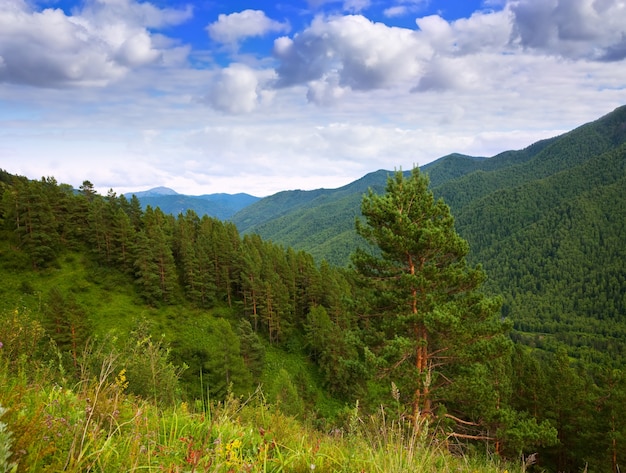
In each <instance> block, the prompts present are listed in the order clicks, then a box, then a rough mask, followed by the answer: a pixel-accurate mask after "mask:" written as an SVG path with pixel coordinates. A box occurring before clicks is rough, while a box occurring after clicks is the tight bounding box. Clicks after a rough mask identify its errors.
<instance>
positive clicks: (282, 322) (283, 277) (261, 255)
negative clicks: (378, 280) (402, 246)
mask: <svg viewBox="0 0 626 473" xmlns="http://www.w3.org/2000/svg"><path fill="white" fill-rule="evenodd" d="M0 185H1V186H2V205H1V213H0V217H1V219H2V220H1V223H2V235H3V236H4V238H5V239H6V242H7V244H8V246H9V247H10V251H7V252H3V254H2V260H3V261H2V263H3V266H4V268H5V269H7V270H11V271H34V272H33V274H42V273H45V271H46V270H47V268H55V267H56V266H58V265H59V261H60V258H61V257H62V256H63V255H65V254H67V252H68V251H73V252H77V253H80V254H85V255H86V256H87V258H88V260H89V261H91V262H92V264H94V268H105V269H108V270H111V271H113V272H116V273H119V274H120V275H122V276H123V278H122V279H120V281H129V282H131V283H132V284H133V285H134V289H135V291H134V292H135V293H136V294H137V295H138V297H140V298H141V299H142V300H143V303H145V304H147V305H149V306H151V307H157V308H158V307H168V306H180V307H182V308H183V309H182V310H181V311H180V315H179V316H177V318H176V320H173V321H172V323H174V324H176V325H177V327H178V328H179V330H178V336H177V337H176V338H175V339H172V340H170V341H169V342H170V343H171V345H170V347H171V348H170V349H169V351H168V349H167V348H166V347H161V346H160V345H159V346H157V343H156V342H154V343H153V342H152V340H151V338H150V335H149V334H146V333H145V328H142V327H138V328H137V329H136V330H135V331H134V332H133V335H132V337H131V338H132V341H133V343H130V344H129V345H126V346H125V347H124V348H123V349H124V350H126V352H125V353H127V355H126V356H127V357H128V359H129V360H131V361H132V360H134V361H132V363H131V362H129V366H130V367H131V368H130V369H134V370H135V374H134V376H133V378H135V379H142V376H141V375H140V373H141V372H142V368H141V367H142V366H144V367H145V360H146V359H149V357H150V356H153V357H154V359H156V360H157V361H158V365H159V366H161V367H162V368H163V373H165V374H166V375H167V376H164V378H166V379H167V380H168V381H167V382H168V383H170V384H171V383H173V381H171V380H172V379H173V377H174V373H178V374H180V370H182V369H184V368H186V370H184V371H183V373H182V378H181V380H182V382H183V384H182V387H183V391H182V392H180V391H179V390H177V389H178V388H176V387H172V386H170V387H167V386H163V389H162V392H163V393H168V394H167V396H162V397H163V399H161V400H162V401H163V402H167V398H168V396H170V395H171V396H182V397H187V398H189V399H197V398H203V396H204V391H206V390H207V387H208V392H210V395H211V396H213V397H214V398H215V399H220V398H224V397H225V396H226V395H227V393H228V392H229V390H231V391H234V392H235V393H244V392H246V391H248V390H251V389H253V387H254V386H255V385H256V383H257V382H258V380H259V379H260V377H261V374H262V372H263V370H264V369H265V368H266V367H265V365H264V353H265V351H266V350H267V349H268V347H271V346H273V347H278V348H280V349H281V350H284V351H285V352H299V353H304V354H306V356H307V357H308V358H309V359H310V360H311V361H312V362H313V363H314V364H315V365H316V366H317V369H318V371H319V374H320V378H321V379H322V382H323V384H324V386H325V388H326V389H327V390H328V392H329V393H331V395H332V396H333V397H334V398H335V399H337V400H340V401H341V402H343V403H346V405H348V406H350V405H354V403H355V402H356V401H357V400H358V401H359V406H360V408H361V409H363V410H364V411H368V410H369V411H375V410H377V409H378V408H379V406H381V405H383V406H386V407H387V408H389V409H390V410H391V411H393V412H395V413H396V415H397V416H398V417H400V418H403V417H404V416H409V417H410V416H411V412H410V411H411V403H412V402H413V400H412V399H411V398H410V396H408V393H407V392H406V391H405V390H403V391H402V392H399V391H398V390H399V389H400V388H402V386H403V384H402V383H400V382H399V381H398V382H397V383H396V381H397V380H395V379H394V378H392V377H390V376H389V374H390V373H392V372H393V370H395V369H396V368H397V366H390V365H384V364H383V361H384V360H387V362H389V361H390V360H401V359H402V357H403V356H404V355H403V354H402V352H401V351H398V350H402V349H403V347H402V340H400V339H398V338H396V339H395V340H394V337H393V333H391V332H389V330H391V329H392V328H393V326H392V325H388V324H387V325H385V324H382V325H381V323H380V322H377V321H376V319H374V318H373V317H374V314H375V313H376V311H379V310H381V309H380V307H381V304H384V303H385V302H390V299H387V300H385V297H384V296H385V294H383V293H380V292H376V291H374V292H373V289H372V286H369V285H367V284H363V281H362V279H361V278H360V277H359V275H358V274H357V273H356V272H355V271H354V270H352V269H340V268H336V267H333V266H330V265H328V264H326V263H321V264H316V263H315V261H314V259H313V257H312V256H311V255H309V254H308V253H305V252H302V251H295V250H293V249H290V248H284V247H281V246H279V245H276V244H273V243H271V242H268V241H263V240H262V239H261V238H259V237H258V236H256V235H245V236H243V237H242V236H241V235H240V234H239V232H238V231H237V228H236V227H235V225H234V224H232V223H229V222H221V221H219V220H216V219H213V218H210V217H206V216H204V217H199V216H198V215H196V214H195V213H194V212H187V213H186V214H184V215H183V214H181V215H178V216H171V215H166V214H164V213H163V212H162V211H161V210H159V209H158V208H157V209H153V208H150V207H149V208H147V209H146V210H145V211H142V209H141V207H140V205H139V201H138V200H137V199H136V198H135V197H133V198H131V199H126V198H125V197H124V196H117V195H116V194H115V193H114V192H113V191H109V193H108V194H107V195H106V196H100V195H98V194H97V193H96V192H95V191H94V187H93V185H92V184H91V183H90V182H89V181H85V182H84V183H83V185H82V186H81V187H80V189H79V190H78V191H76V190H74V189H72V188H71V187H70V186H67V185H64V184H58V183H57V182H56V181H55V180H54V179H53V178H42V179H41V180H29V179H26V178H23V177H18V176H11V175H9V174H7V173H4V172H2V173H0ZM608 284H613V283H611V282H608ZM617 284H618V288H617V289H616V290H619V284H620V282H619V281H618V282H617ZM22 289H23V290H24V291H28V290H30V289H32V288H29V287H28V283H26V284H25V287H23V288H22ZM381 295H382V296H383V297H382V298H381ZM472 297H474V296H472ZM480 300H481V299H476V298H472V301H473V302H472V304H473V305H471V306H468V307H470V310H477V311H483V310H487V306H483V305H481V304H482V302H480ZM455 304H456V303H455ZM489 304H491V305H490V306H489V307H492V303H489ZM42 307H43V308H42V318H43V320H44V324H43V325H44V327H45V328H46V330H47V332H48V333H49V335H50V337H51V338H52V339H53V340H55V343H56V344H57V345H58V346H59V347H60V348H61V349H62V350H63V352H64V353H65V356H66V357H67V363H68V365H69V366H72V365H75V364H77V358H78V357H79V348H80V346H81V345H84V343H85V342H86V340H88V339H89V338H90V337H91V336H93V335H94V329H93V327H92V326H91V322H90V319H89V316H88V312H89V311H88V308H86V307H84V306H82V305H81V304H80V302H79V301H78V300H77V298H76V296H75V295H74V294H72V293H63V292H59V291H50V292H49V293H48V294H45V295H44V304H43V306H42ZM442 307H443V306H442ZM459 307H460V305H459ZM184 308H188V309H189V310H185V309H184ZM385 310H387V309H385ZM445 310H447V308H446V309H445ZM445 310H444V308H440V309H439V308H438V307H433V313H436V314H438V316H441V315H442V314H444V313H445ZM455 310H456V309H455ZM489 310H491V308H490V309H489ZM514 310H515V307H514V306H512V305H511V304H510V303H509V304H507V305H505V311H508V312H509V313H508V314H505V315H511V314H510V312H511V311H514ZM203 311H206V312H210V313H212V314H218V313H220V314H224V316H223V317H214V316H211V317H200V316H198V317H196V316H194V315H193V314H198V313H202V312H203ZM444 315H445V314H444ZM405 322H406V321H404V322H402V323H405ZM438 323H442V324H444V326H446V325H445V324H448V325H447V326H446V327H448V328H447V329H446V330H448V331H449V332H450V333H456V332H458V330H457V329H456V328H455V329H454V330H453V329H452V326H451V325H450V323H451V322H450V320H449V319H442V322H438ZM463 330H465V328H463ZM494 333H495V332H494ZM458 336H459V340H465V342H464V343H468V342H467V340H468V339H471V338H472V334H471V333H469V332H468V333H464V334H463V333H460V332H459V334H458ZM387 339H388V340H387ZM435 340H437V337H435ZM383 341H384V342H385V344H383ZM537 343H538V344H539V343H540V339H538V340H537ZM607 343H608V342H607ZM155 347H156V348H155ZM488 347H489V345H483V346H482V348H480V346H478V347H472V349H471V350H470V351H472V353H470V352H469V351H468V352H464V354H463V355H462V356H463V357H470V356H471V359H472V360H473V361H472V362H471V363H470V364H468V365H466V366H463V364H457V365H451V366H452V367H451V368H450V369H449V370H448V371H442V372H441V376H440V377H439V378H438V379H439V382H440V383H441V384H442V385H443V384H445V385H446V389H444V390H442V391H441V397H440V398H438V397H436V396H434V397H433V399H432V403H433V407H432V416H433V417H432V419H433V421H435V420H436V421H437V422H438V423H439V425H440V427H441V429H442V430H443V431H444V432H448V433H450V432H455V433H456V434H458V435H457V436H456V437H455V438H457V439H466V440H467V441H470V442H471V441H472V440H471V439H476V440H477V441H479V442H480V443H481V444H484V443H486V444H487V445H488V447H489V448H490V449H491V450H492V451H494V452H498V453H500V454H502V455H504V456H508V457H516V456H518V455H520V454H531V453H534V452H535V451H536V452H539V457H538V464H539V465H540V466H541V467H542V468H547V469H549V470H552V471H574V470H577V469H581V468H584V467H585V466H587V467H588V471H607V470H610V469H611V468H612V469H613V470H614V471H617V470H616V468H618V467H619V466H620V465H623V464H625V463H626V454H625V453H624V451H625V450H626V449H624V445H625V444H626V443H625V442H626V415H624V405H625V404H624V401H625V400H626V379H624V376H623V373H622V372H621V371H620V370H618V369H616V367H609V366H608V365H606V366H605V367H604V368H601V369H599V368H598V367H599V365H598V364H594V365H585V363H584V362H583V361H573V360H572V359H570V358H569V357H568V356H567V354H566V353H565V352H564V351H562V350H554V353H548V352H545V351H542V350H531V349H528V348H526V347H524V346H522V345H514V344H511V343H509V344H507V343H505V344H504V345H501V348H502V349H501V351H499V352H498V353H492V352H488V351H485V352H484V353H481V352H480V349H484V350H487V349H488ZM151 350H152V351H151ZM394 350H395V351H394ZM477 350H478V351H477ZM496 351H498V350H496ZM459 353H460V352H459ZM437 356H439V354H438V353H434V354H433V364H435V363H438V361H437V360H438V358H437ZM458 356H459V357H460V356H461V355H458ZM146 357H147V358H146ZM163 357H166V358H167V359H165V358H163ZM481 358H482V361H481ZM407 359H408V360H409V361H410V359H411V358H407ZM467 359H470V358H467ZM138 360H144V361H141V362H140V361H138ZM133 363H134V364H133ZM142 363H143V364H142ZM390 368H392V369H390ZM146 369H147V368H146ZM434 369H437V368H436V367H435V368H434ZM429 370H430V368H429V367H426V368H425V371H423V372H422V374H421V375H420V376H421V379H420V382H421V383H422V386H425V387H426V388H428V389H430V384H428V383H430V382H431V381H432V382H433V387H434V386H435V383H434V380H431V379H430V378H429V373H430V371H429ZM283 371H284V370H282V371H281V372H280V373H279V376H277V378H280V379H277V381H276V383H277V384H276V386H274V387H272V389H274V390H275V391H276V392H277V393H279V394H278V396H279V397H280V399H281V400H282V402H283V408H284V409H286V410H291V411H292V412H293V413H294V414H297V415H302V416H306V415H307V414H306V412H305V411H306V409H311V408H312V407H313V405H312V403H310V402H308V401H307V392H306V387H305V386H303V384H304V383H300V382H298V380H297V379H295V378H294V374H293V373H291V374H290V373H287V372H283ZM433 372H434V371H433ZM445 376H455V377H456V379H458V382H454V383H447V382H444V381H445V379H444V378H445ZM199 377H200V378H202V381H201V382H198V378H199ZM423 383H426V384H423ZM398 386H400V388H399V387H398ZM407 386H408V385H407ZM131 389H132V387H131ZM422 389H424V388H422ZM151 392H152V393H153V394H154V396H155V397H159V396H157V394H156V389H155V386H154V385H152V386H150V383H149V382H145V383H144V386H143V387H141V386H139V387H137V393H138V394H141V395H147V396H150V394H151ZM407 396H408V397H407ZM303 405H306V409H305V408H303ZM429 409H430V408H429ZM309 415H312V416H315V414H309ZM413 415H414V413H413ZM429 415H430V413H429ZM458 421H462V422H461V423H459V422H458ZM459 425H462V426H463V428H462V429H461V430H460V431H459V429H458V427H459ZM555 435H556V436H557V437H555ZM555 440H558V442H556V443H555ZM590 446H593V447H592V448H591V447H590Z"/></svg>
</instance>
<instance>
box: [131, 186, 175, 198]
mask: <svg viewBox="0 0 626 473" xmlns="http://www.w3.org/2000/svg"><path fill="white" fill-rule="evenodd" d="M132 194H135V195H136V196H137V197H157V196H161V195H178V192H176V191H175V190H174V189H170V188H169V187H163V186H160V187H153V188H152V189H148V190H147V191H140V192H132V193H131V195H132Z"/></svg>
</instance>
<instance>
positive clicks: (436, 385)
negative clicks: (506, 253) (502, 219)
mask: <svg viewBox="0 0 626 473" xmlns="http://www.w3.org/2000/svg"><path fill="white" fill-rule="evenodd" d="M361 212H362V215H363V217H364V219H365V221H362V220H357V223H356V229H357V232H358V234H359V235H360V236H362V237H364V238H365V239H366V240H367V241H368V242H370V243H371V244H373V245H374V246H375V248H373V249H372V250H373V251H369V252H368V251H366V250H364V249H358V250H357V251H356V252H355V254H354V255H353V263H354V266H355V268H356V270H357V272H358V274H359V275H360V276H362V278H363V281H364V282H365V283H366V284H367V287H368V288H369V289H372V291H371V292H370V294H375V297H373V298H370V300H368V304H369V305H370V307H368V309H367V313H366V316H364V317H363V320H364V321H363V323H364V327H366V329H367V331H368V335H367V343H368V345H369V346H370V349H371V352H372V354H374V355H375V364H376V366H377V367H378V368H379V369H380V375H381V376H382V377H383V378H384V379H387V380H388V382H393V383H394V385H395V387H396V388H397V389H399V392H400V393H401V395H402V399H401V401H402V402H403V403H404V404H405V405H407V407H408V408H409V409H410V411H411V413H412V418H413V419H414V421H416V422H417V420H418V419H419V418H421V417H430V416H432V415H434V414H435V413H436V411H437V410H438V409H440V408H441V410H444V411H445V410H448V411H449V410H452V407H458V406H462V404H463V400H461V399H456V397H458V395H459V393H460V391H461V390H455V389H450V388H451V386H454V384H455V375H458V374H459V373H460V372H461V371H460V370H459V367H461V366H469V365H471V364H474V363H480V362H481V361H484V360H486V359H490V358H493V357H497V356H498V355H499V354H501V353H502V352H503V351H505V350H506V347H507V346H508V343H507V342H508V338H507V337H506V336H504V333H505V331H506V324H504V323H502V322H501V320H500V318H499V316H498V315H499V311H500V305H501V303H500V300H499V298H489V297H486V296H484V295H483V294H482V293H480V292H478V289H479V288H480V287H481V285H482V284H483V282H484V281H485V273H484V271H483V270H482V269H481V268H480V266H475V267H472V266H469V265H468V263H467V262H466V256H467V254H468V252H469V245H468V244H467V242H466V241H465V240H463V239H462V238H461V237H460V236H459V235H458V234H457V233H456V231H455V228H454V219H453V217H452V215H451V214H450V209H449V207H448V206H447V205H446V204H445V203H444V202H443V201H442V200H435V198H434V196H433V193H432V192H431V191H430V190H429V189H428V178H427V176H425V175H422V174H421V173H420V171H419V169H418V168H417V167H416V168H414V169H413V171H412V173H411V174H410V175H409V176H408V177H405V175H404V174H403V173H402V172H401V171H399V172H396V173H395V174H394V175H393V176H391V177H389V179H388V181H387V187H386V193H385V194H383V195H378V194H375V193H374V192H373V191H371V190H370V192H369V193H368V194H367V195H365V196H364V198H363V201H362V205H361ZM474 371H475V372H479V371H482V372H485V370H474ZM446 393H449V394H450V396H448V397H452V398H449V399H446ZM395 394H396V395H397V394H398V393H397V391H396V393H395ZM456 412H457V415H463V414H464V412H463V411H462V410H457V411H456ZM457 415H455V416H452V415H449V417H450V418H455V419H458V417H457Z"/></svg>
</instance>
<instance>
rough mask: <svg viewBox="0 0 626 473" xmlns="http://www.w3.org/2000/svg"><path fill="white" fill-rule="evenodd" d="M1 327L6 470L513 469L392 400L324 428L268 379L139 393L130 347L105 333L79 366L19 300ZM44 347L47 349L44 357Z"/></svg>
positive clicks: (0, 445)
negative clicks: (241, 387)
mask: <svg viewBox="0 0 626 473" xmlns="http://www.w3.org/2000/svg"><path fill="white" fill-rule="evenodd" d="M0 337H3V340H0V341H2V342H3V346H2V348H0V379H1V380H3V382H1V383H0V406H3V408H4V409H5V412H4V415H3V416H2V419H1V421H2V424H1V427H2V428H1V429H0V430H1V435H0V452H2V458H0V466H2V468H1V469H2V471H3V472H10V471H11V472H12V471H19V472H39V471H68V472H86V471H94V472H113V471H115V472H118V471H142V472H143V471H148V472H281V471H282V472H311V471H315V472H381V473H382V472H385V473H388V472H409V471H410V472H420V471H423V472H463V471H467V472H474V471H475V472H502V471H504V469H505V466H504V465H500V464H498V463H497V462H496V461H494V460H488V459H484V458H479V457H474V456H472V457H471V458H469V457H466V456H463V455H453V454H452V453H450V452H451V449H450V445H449V444H448V442H447V441H446V439H445V438H439V439H438V438H437V437H436V436H434V435H432V432H431V430H430V429H429V427H428V426H427V425H425V424H424V425H420V426H419V427H418V428H413V427H411V426H409V425H404V424H403V423H401V422H398V421H393V422H391V421H388V420H387V419H386V417H385V413H384V412H383V411H381V412H380V413H379V414H377V415H375V416H369V417H363V418H362V417H361V415H360V412H359V410H358V406H356V407H355V408H353V409H352V410H350V411H347V415H346V421H345V423H344V425H342V426H338V427H337V428H335V429H332V430H330V431H325V432H323V431H321V430H319V429H315V428H313V427H312V426H310V425H307V424H305V423H304V422H302V421H300V420H298V419H296V418H295V417H292V416H289V415H287V414H286V413H285V412H282V411H281V410H280V409H279V408H278V407H277V406H275V405H272V404H269V403H267V402H266V400H265V397H264V395H263V393H262V391H261V389H258V390H257V391H256V392H254V393H252V394H250V395H249V396H246V397H237V396H235V395H233V394H231V395H229V396H227V398H226V400H225V401H222V402H214V403H208V404H207V403H206V402H201V401H198V402H195V403H194V402H190V403H186V402H182V401H180V400H177V399H175V398H174V399H172V398H170V397H166V398H165V399H159V398H158V397H157V396H151V395H150V393H149V392H148V394H147V395H145V396H139V395H137V394H134V393H133V392H131V389H130V388H129V387H130V386H132V384H133V381H134V380H133V379H132V378H131V377H130V376H131V374H130V373H131V371H130V370H127V368H126V362H127V361H128V358H127V357H126V358H125V357H124V353H123V351H115V350H114V349H112V348H111V349H110V350H109V346H108V345H107V344H106V343H105V342H100V345H98V346H95V345H94V344H91V345H88V346H87V348H86V350H84V351H83V353H82V355H81V356H80V357H79V360H78V369H77V370H75V371H72V370H71V369H68V368H67V367H64V361H65V360H64V359H63V357H61V356H55V351H56V350H57V349H56V348H55V346H54V344H52V345H50V344H48V343H47V342H46V340H45V337H44V331H43V330H41V327H40V326H39V324H38V322H37V321H36V320H34V319H30V318H29V317H28V316H27V313H20V311H12V312H7V311H5V312H4V313H3V314H2V329H1V330H0ZM42 346H44V347H45V348H44V351H45V352H46V353H45V356H36V353H37V350H39V351H41V350H42V348H41V347H42ZM105 348H106V349H105ZM107 350H109V351H107ZM132 356H134V357H138V356H140V354H138V353H133V354H132ZM146 356H150V353H149V352H148V353H146ZM131 359H132V358H131ZM44 360H45V361H44ZM70 368H71V367H70ZM142 382H144V381H142ZM509 468H510V467H509Z"/></svg>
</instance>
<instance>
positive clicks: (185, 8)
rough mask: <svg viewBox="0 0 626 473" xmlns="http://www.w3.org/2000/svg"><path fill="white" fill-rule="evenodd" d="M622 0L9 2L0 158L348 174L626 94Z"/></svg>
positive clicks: (169, 175) (609, 105)
mask: <svg viewBox="0 0 626 473" xmlns="http://www.w3.org/2000/svg"><path fill="white" fill-rule="evenodd" d="M625 58H626V0H483V1H460V0H459V1H450V0H448V1H445V0H438V1H436V0H430V1H429V0H386V1H379V0H344V1H327V0H309V1H300V2H298V1H289V2H262V1H254V2H250V1H226V0H224V1H219V0H200V1H194V2H185V1H184V0H153V1H152V2H142V1H137V0H73V1H68V0H62V1H56V0H2V1H0V168H3V169H5V170H7V171H9V172H13V173H17V174H22V175H26V176H28V177H30V178H34V179H37V178H40V177H42V176H54V177H56V178H57V180H58V181H60V182H65V183H69V184H72V185H74V186H78V185H80V183H81V182H82V181H83V180H85V179H89V180H90V181H92V182H93V183H94V184H95V186H96V188H97V189H98V190H100V191H101V192H106V191H107V190H108V189H109V188H113V189H114V190H115V191H117V192H118V193H121V192H129V191H138V190H145V189H148V188H151V187H156V186H167V187H171V188H173V189H175V190H176V191H178V192H181V193H186V194H208V193H214V192H229V193H235V192H248V193H250V194H254V195H257V196H264V195H270V194H272V193H275V192H278V191H280V190H285V189H314V188H319V187H327V188H332V187H339V186H341V185H344V184H347V183H349V182H351V181H353V180H355V179H358V178H359V177H361V176H363V175H364V174H366V173H368V172H371V171H375V170H378V169H381V168H383V169H390V170H393V169H397V168H402V169H410V168H411V167H412V166H413V165H414V164H418V165H422V164H425V163H427V162H430V161H432V160H434V159H437V158H439V157H441V156H443V155H445V154H448V153H452V152H460V153H465V154H470V155H477V156H492V155H494V154H496V153H498V152H501V151H504V150H507V149H519V148H523V147H525V146H528V145H529V144H531V143H533V142H535V141H537V140H539V139H542V138H546V137H550V136H555V135H557V134H560V133H562V132H564V131H567V130H570V129H572V128H574V127H576V126H578V125H581V124H583V123H585V122H588V121H591V120H594V119H596V118H599V117H600V116H602V115H604V114H606V113H608V112H610V111H612V110H613V109H614V108H616V107H617V106H620V105H623V104H624V103H625V102H626V93H625V90H626V89H625V87H626V60H625Z"/></svg>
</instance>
